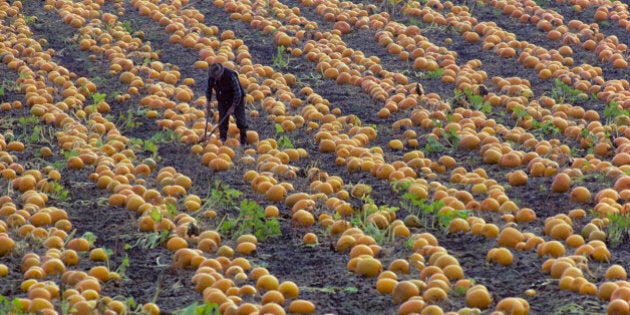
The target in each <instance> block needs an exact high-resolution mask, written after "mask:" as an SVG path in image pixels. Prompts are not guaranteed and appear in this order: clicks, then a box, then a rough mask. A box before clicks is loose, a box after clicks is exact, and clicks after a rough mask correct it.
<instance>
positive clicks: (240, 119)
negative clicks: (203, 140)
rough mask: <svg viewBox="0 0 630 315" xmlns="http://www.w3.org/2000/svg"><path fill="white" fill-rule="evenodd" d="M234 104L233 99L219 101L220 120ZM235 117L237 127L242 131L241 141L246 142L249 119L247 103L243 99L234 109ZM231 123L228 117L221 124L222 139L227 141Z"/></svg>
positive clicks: (220, 133)
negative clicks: (246, 112) (246, 108)
mask: <svg viewBox="0 0 630 315" xmlns="http://www.w3.org/2000/svg"><path fill="white" fill-rule="evenodd" d="M231 105H232V101H231V100H230V101H219V121H220V120H221V119H223V117H225V115H226V114H227V111H228V109H230V106H231ZM234 119H235V120H236V127H238V130H239V131H240V133H241V143H246V141H247V119H246V117H245V103H244V102H243V100H242V99H241V101H240V102H239V103H238V105H236V108H235V109H234ZM229 124H230V119H229V118H226V119H225V120H224V121H223V122H222V123H221V124H220V125H219V135H220V136H221V140H223V141H225V139H227V132H228V126H229Z"/></svg>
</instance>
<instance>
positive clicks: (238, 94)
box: [229, 72, 245, 114]
mask: <svg viewBox="0 0 630 315" xmlns="http://www.w3.org/2000/svg"><path fill="white" fill-rule="evenodd" d="M230 80H232V88H233V89H234V98H233V99H232V106H231V107H230V110H229V111H230V114H231V113H233V112H234V109H235V108H236V106H237V105H238V104H240V103H241V101H242V99H243V95H245V93H244V91H243V88H242V87H241V82H240V81H239V80H238V74H237V73H236V72H232V73H231V75H230Z"/></svg>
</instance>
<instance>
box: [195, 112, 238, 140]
mask: <svg viewBox="0 0 630 315" xmlns="http://www.w3.org/2000/svg"><path fill="white" fill-rule="evenodd" d="M233 112H234V105H232V106H231V107H230V108H228V110H227V113H225V116H223V117H221V119H220V120H219V122H218V123H217V124H216V125H215V126H214V127H212V129H211V130H210V134H211V135H212V134H213V133H214V132H215V131H216V130H217V128H219V126H221V124H223V123H224V122H225V120H226V119H229V118H230V115H231V114H232V113H233ZM212 116H214V115H212ZM209 123H210V114H209V113H208V115H207V116H206V128H205V129H204V130H203V136H202V137H201V142H203V141H205V140H206V134H208V124H209Z"/></svg>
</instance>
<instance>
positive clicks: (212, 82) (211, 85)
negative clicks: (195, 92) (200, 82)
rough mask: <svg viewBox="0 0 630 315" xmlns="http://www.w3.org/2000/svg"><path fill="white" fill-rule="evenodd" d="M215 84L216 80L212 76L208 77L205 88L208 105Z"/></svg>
mask: <svg viewBox="0 0 630 315" xmlns="http://www.w3.org/2000/svg"><path fill="white" fill-rule="evenodd" d="M215 84H216V82H215V80H214V79H213V78H208V87H207V88H206V100H207V101H208V105H210V101H211V100H212V90H213V89H214V86H215Z"/></svg>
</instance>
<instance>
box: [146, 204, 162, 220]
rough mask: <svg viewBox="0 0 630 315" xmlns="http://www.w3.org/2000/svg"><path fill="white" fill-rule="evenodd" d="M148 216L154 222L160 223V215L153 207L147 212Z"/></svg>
mask: <svg viewBox="0 0 630 315" xmlns="http://www.w3.org/2000/svg"><path fill="white" fill-rule="evenodd" d="M149 216H150V217H151V219H153V221H155V222H160V221H162V213H161V212H160V210H159V209H158V208H155V207H153V208H151V211H149Z"/></svg>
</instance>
